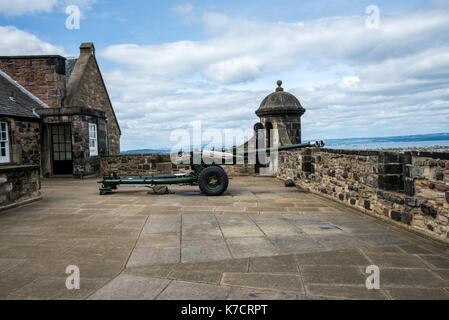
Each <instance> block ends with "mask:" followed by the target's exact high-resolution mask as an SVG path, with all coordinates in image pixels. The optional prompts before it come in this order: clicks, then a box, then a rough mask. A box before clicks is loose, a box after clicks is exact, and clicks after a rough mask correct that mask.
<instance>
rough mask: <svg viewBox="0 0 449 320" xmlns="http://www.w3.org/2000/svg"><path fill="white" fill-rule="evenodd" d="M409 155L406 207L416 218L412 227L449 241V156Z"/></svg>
mask: <svg viewBox="0 0 449 320" xmlns="http://www.w3.org/2000/svg"><path fill="white" fill-rule="evenodd" d="M405 155H406V168H405V169H406V170H405V206H406V211H407V212H409V214H410V215H411V216H413V220H412V225H413V226H414V227H415V228H418V229H421V230H426V231H428V232H432V233H435V234H437V235H439V236H447V237H449V233H448V229H449V228H448V218H449V153H441V152H406V153H405Z"/></svg>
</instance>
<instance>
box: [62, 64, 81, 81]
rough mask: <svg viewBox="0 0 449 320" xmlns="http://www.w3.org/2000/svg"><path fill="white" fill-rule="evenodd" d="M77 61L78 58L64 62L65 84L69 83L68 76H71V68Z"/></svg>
mask: <svg viewBox="0 0 449 320" xmlns="http://www.w3.org/2000/svg"><path fill="white" fill-rule="evenodd" d="M77 61H78V58H67V60H66V61H65V83H68V82H69V79H70V75H71V74H72V71H73V68H75V64H76V62H77Z"/></svg>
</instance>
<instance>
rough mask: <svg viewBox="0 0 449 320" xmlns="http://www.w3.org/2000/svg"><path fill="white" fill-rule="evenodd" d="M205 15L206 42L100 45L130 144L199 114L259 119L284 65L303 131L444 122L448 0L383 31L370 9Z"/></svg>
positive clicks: (408, 130)
mask: <svg viewBox="0 0 449 320" xmlns="http://www.w3.org/2000/svg"><path fill="white" fill-rule="evenodd" d="M201 21H202V23H203V26H204V30H205V31H206V34H209V35H210V36H209V37H208V38H206V39H205V40H202V41H177V42H169V43H164V44H161V45H136V44H119V45H115V46H110V47H107V48H106V49H105V50H104V51H103V52H101V54H102V56H103V57H105V58H106V59H109V60H112V61H114V62H116V63H118V64H119V65H120V69H119V70H115V71H113V72H111V73H108V74H107V75H106V81H107V83H108V85H109V86H111V88H114V89H113V90H112V89H111V90H110V91H114V97H113V103H114V105H115V107H116V111H117V114H118V116H119V119H120V121H121V124H122V125H123V127H124V128H125V129H124V130H123V131H124V133H123V139H124V141H123V143H122V145H123V148H124V149H131V148H142V147H150V146H159V147H160V146H169V145H171V144H170V142H169V140H168V136H169V132H170V130H172V129H175V128H179V127H183V126H185V125H186V124H188V123H189V122H190V121H193V120H195V119H202V120H203V127H205V128H212V127H214V128H217V127H218V128H220V129H224V128H248V127H252V124H253V123H254V122H256V121H257V120H258V119H257V117H256V116H255V114H254V111H255V110H256V109H257V108H258V105H259V103H260V102H261V100H262V99H263V98H264V96H265V95H266V94H268V93H269V92H270V91H272V90H274V87H275V84H274V83H275V81H276V80H277V79H278V78H279V77H281V76H280V75H283V76H285V78H288V79H289V81H284V87H285V88H286V90H287V89H289V91H290V92H292V93H293V94H295V95H296V96H297V97H298V98H299V99H300V101H301V103H302V104H303V106H304V107H305V108H306V109H307V112H306V113H305V115H304V116H303V118H302V121H303V126H302V128H303V136H304V138H323V137H328V138H336V137H350V136H352V137H357V136H379V135H397V134H415V133H428V132H443V131H447V129H448V128H447V123H449V89H448V87H447V85H448V83H449V45H448V43H449V32H447V31H448V30H449V16H448V12H447V11H446V10H427V11H414V12H407V13H402V14H396V15H394V16H381V28H380V29H379V30H368V29H367V28H366V27H365V17H364V16H352V17H331V18H324V19H316V20H310V21H304V22H298V23H294V22H289V23H287V22H276V23H268V22H264V21H257V20H244V19H235V18H232V17H226V16H223V15H221V14H208V13H206V14H204V15H203V18H202V20H201ZM298 70H300V72H298ZM317 73H319V74H323V75H328V76H327V77H326V81H324V79H323V81H322V83H320V82H319V81H317V80H316V77H315V74H317ZM125 75H126V76H125ZM309 77H310V78H314V83H315V85H312V86H311V85H309V84H308V81H307V79H308V78H309ZM285 78H284V80H285ZM328 79H337V80H335V81H333V82H330V81H328ZM256 83H257V85H255V84H256ZM261 83H262V84H266V83H268V84H267V85H264V86H261V85H260V84H261ZM260 88H263V90H260ZM142 136H145V137H147V138H146V139H145V138H143V137H142ZM153 137H157V139H155V138H153Z"/></svg>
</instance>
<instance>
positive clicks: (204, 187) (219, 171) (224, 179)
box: [198, 166, 229, 196]
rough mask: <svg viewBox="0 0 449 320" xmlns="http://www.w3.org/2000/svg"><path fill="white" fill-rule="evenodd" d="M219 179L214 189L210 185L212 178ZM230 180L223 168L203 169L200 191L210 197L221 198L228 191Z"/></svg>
mask: <svg viewBox="0 0 449 320" xmlns="http://www.w3.org/2000/svg"><path fill="white" fill-rule="evenodd" d="M213 177H215V178H217V179H218V184H217V185H216V186H214V187H212V186H211V185H209V183H208V181H209V179H210V178H213ZM228 184H229V179H228V175H227V174H226V172H225V171H224V170H223V168H222V167H219V166H211V167H207V168H205V169H203V170H202V171H201V173H200V176H199V177H198V185H199V187H200V190H201V191H202V192H203V193H205V194H206V195H208V196H219V195H221V194H223V192H225V191H226V189H228Z"/></svg>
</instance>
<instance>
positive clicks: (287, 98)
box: [256, 80, 306, 117]
mask: <svg viewBox="0 0 449 320" xmlns="http://www.w3.org/2000/svg"><path fill="white" fill-rule="evenodd" d="M277 85H278V87H277V88H276V91H275V92H273V93H270V94H269V95H268V96H266V97H265V99H263V101H262V103H261V104H260V107H259V109H257V110H256V114H257V116H259V117H261V116H267V115H282V114H298V115H300V116H301V115H302V114H304V112H305V111H306V110H305V109H304V108H303V107H302V106H301V103H300V102H299V100H298V99H297V98H296V97H295V96H294V95H292V94H291V93H288V92H286V91H284V89H283V88H282V87H281V85H282V81H281V80H278V82H277Z"/></svg>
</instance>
